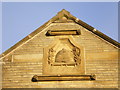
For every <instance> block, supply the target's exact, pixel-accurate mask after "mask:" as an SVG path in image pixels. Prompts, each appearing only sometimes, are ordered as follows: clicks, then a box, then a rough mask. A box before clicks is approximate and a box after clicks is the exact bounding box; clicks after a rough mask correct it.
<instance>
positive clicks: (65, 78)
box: [32, 75, 95, 82]
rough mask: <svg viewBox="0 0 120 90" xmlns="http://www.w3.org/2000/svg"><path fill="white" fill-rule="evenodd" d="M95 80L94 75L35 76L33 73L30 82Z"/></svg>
mask: <svg viewBox="0 0 120 90" xmlns="http://www.w3.org/2000/svg"><path fill="white" fill-rule="evenodd" d="M84 80H88V81H90V80H95V75H53V76H37V75H34V76H33V78H32V82H40V81H84Z"/></svg>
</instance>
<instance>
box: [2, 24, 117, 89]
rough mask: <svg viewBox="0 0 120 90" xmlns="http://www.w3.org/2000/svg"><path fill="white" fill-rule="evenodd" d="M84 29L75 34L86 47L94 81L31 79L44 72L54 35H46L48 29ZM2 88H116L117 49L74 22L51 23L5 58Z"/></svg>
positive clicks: (86, 62)
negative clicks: (45, 51) (45, 55)
mask: <svg viewBox="0 0 120 90" xmlns="http://www.w3.org/2000/svg"><path fill="white" fill-rule="evenodd" d="M68 29H70V30H76V29H80V30H81V35H75V36H73V39H74V41H76V43H77V44H79V45H81V46H83V47H84V55H85V56H84V57H85V74H95V75H96V80H95V81H51V82H49V81H47V82H32V81H31V79H32V77H33V76H34V75H42V74H43V52H44V49H43V48H45V47H47V46H49V45H50V44H51V43H52V42H53V41H54V38H55V37H59V36H46V35H45V34H46V32H47V30H68ZM4 61H5V64H3V68H2V71H3V73H2V76H3V78H2V81H3V83H2V87H3V88H117V87H118V49H117V48H116V47H115V46H113V45H112V44H110V43H108V42H106V41H105V40H103V39H101V38H99V37H98V36H96V35H94V34H93V33H91V32H90V31H88V30H86V29H85V28H83V27H81V26H80V25H78V24H75V23H52V24H51V25H50V26H48V27H47V28H45V29H44V30H43V31H41V32H40V33H39V34H37V35H36V36H34V37H33V38H31V39H30V40H29V41H27V42H26V43H24V44H23V45H21V46H19V47H18V48H17V49H16V50H14V51H13V52H12V53H10V54H9V55H8V56H6V57H5V58H4Z"/></svg>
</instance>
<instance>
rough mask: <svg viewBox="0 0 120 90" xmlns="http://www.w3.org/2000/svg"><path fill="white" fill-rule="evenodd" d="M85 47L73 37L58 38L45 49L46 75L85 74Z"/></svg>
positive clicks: (44, 70) (44, 72)
mask: <svg viewBox="0 0 120 90" xmlns="http://www.w3.org/2000/svg"><path fill="white" fill-rule="evenodd" d="M83 51H84V50H83V47H81V46H79V45H77V44H76V43H75V42H74V41H73V39H72V37H64V38H63V37H62V38H56V40H55V42H53V43H52V44H51V45H50V46H49V47H46V48H45V49H44V60H43V62H44V63H43V64H44V68H43V74H44V75H78V74H80V75H81V74H84V57H83V56H84V55H83V54H84V52H83Z"/></svg>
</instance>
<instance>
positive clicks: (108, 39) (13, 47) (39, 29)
mask: <svg viewBox="0 0 120 90" xmlns="http://www.w3.org/2000/svg"><path fill="white" fill-rule="evenodd" d="M62 16H66V17H67V18H69V19H71V20H73V21H74V22H76V23H77V24H79V25H81V26H83V27H84V28H86V29H87V30H89V31H91V32H92V33H94V34H96V35H97V36H99V37H101V38H102V39H104V40H106V41H108V42H109V43H111V44H113V45H115V46H116V47H118V48H120V43H119V42H117V41H115V40H113V39H112V38H110V37H108V36H107V35H105V34H103V33H102V32H100V31H98V30H96V29H95V28H94V27H92V26H90V25H88V24H87V23H85V22H83V21H82V20H80V19H78V18H76V17H75V16H73V15H71V14H70V13H69V12H68V11H66V10H65V9H63V10H61V11H60V12H58V14H57V15H56V16H54V17H53V18H51V19H50V20H49V21H48V22H46V23H45V24H43V25H42V26H40V27H39V28H38V29H36V30H35V31H33V32H32V33H30V34H29V35H28V36H26V37H25V38H23V39H22V40H20V41H19V42H18V43H16V44H15V45H13V46H12V47H11V48H9V49H8V50H6V51H5V52H3V53H2V54H1V55H0V57H3V58H4V57H5V56H6V55H7V54H9V53H10V52H12V51H14V50H15V49H16V48H17V47H18V46H20V45H22V44H23V43H25V42H26V41H28V40H29V39H30V38H32V37H33V36H35V35H36V34H38V33H39V32H41V31H42V30H43V29H44V28H45V27H47V26H48V25H50V24H51V23H52V22H54V21H56V20H58V19H60V18H61V17H62Z"/></svg>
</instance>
